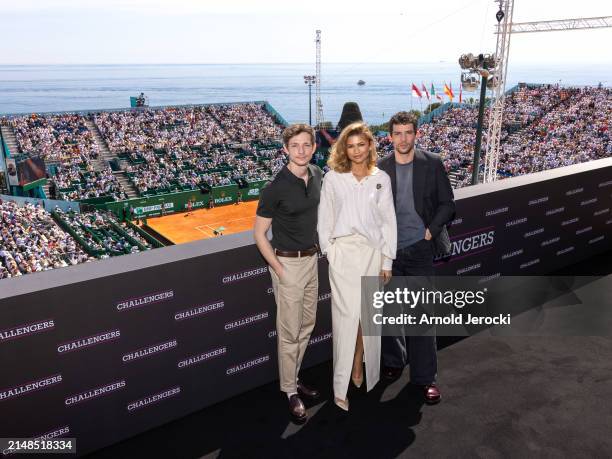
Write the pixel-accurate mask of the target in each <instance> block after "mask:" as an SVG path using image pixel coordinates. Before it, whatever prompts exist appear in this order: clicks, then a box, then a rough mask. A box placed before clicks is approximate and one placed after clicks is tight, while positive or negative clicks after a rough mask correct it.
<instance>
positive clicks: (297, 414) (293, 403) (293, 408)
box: [289, 394, 308, 424]
mask: <svg viewBox="0 0 612 459" xmlns="http://www.w3.org/2000/svg"><path fill="white" fill-rule="evenodd" d="M289 414H290V415H291V418H292V419H293V421H294V422H296V423H298V424H302V423H304V422H306V420H307V419H308V415H307V414H306V407H305V406H304V402H302V399H300V396H299V395H298V394H293V395H292V396H291V397H289Z"/></svg>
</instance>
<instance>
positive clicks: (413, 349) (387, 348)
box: [382, 239, 438, 384]
mask: <svg viewBox="0 0 612 459" xmlns="http://www.w3.org/2000/svg"><path fill="white" fill-rule="evenodd" d="M433 273H434V269H433V250H432V242H431V241H426V240H425V239H422V240H421V241H419V242H416V243H414V244H413V245H411V246H409V247H405V248H403V249H399V250H398V251H397V255H396V258H395V261H394V262H393V276H433ZM382 361H383V365H384V366H386V367H394V368H404V367H405V366H406V364H407V363H410V381H411V382H412V383H413V384H431V383H432V382H435V381H436V373H437V371H438V358H437V356H436V337H435V336H408V337H406V336H383V337H382Z"/></svg>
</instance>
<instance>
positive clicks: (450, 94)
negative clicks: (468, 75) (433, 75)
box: [444, 83, 455, 102]
mask: <svg viewBox="0 0 612 459" xmlns="http://www.w3.org/2000/svg"><path fill="white" fill-rule="evenodd" d="M444 94H446V95H447V96H448V98H449V99H450V101H451V102H452V101H453V97H455V95H454V94H453V90H452V88H449V86H448V85H447V84H446V83H444Z"/></svg>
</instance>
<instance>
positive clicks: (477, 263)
mask: <svg viewBox="0 0 612 459" xmlns="http://www.w3.org/2000/svg"><path fill="white" fill-rule="evenodd" d="M449 234H450V239H451V243H452V256H451V257H450V259H448V260H436V262H435V265H436V272H437V273H438V274H441V275H447V276H451V275H459V276H460V275H469V276H478V275H482V276H483V280H486V278H487V277H495V276H500V275H501V276H512V275H515V276H531V275H537V274H545V273H550V272H552V271H555V270H557V269H560V268H563V267H565V266H568V265H571V264H572V263H576V262H578V261H580V260H583V259H586V258H588V257H590V256H592V255H594V254H597V253H601V252H604V251H606V250H610V249H611V248H612V170H611V168H609V167H608V168H601V169H597V170H592V171H588V172H584V173H581V174H574V175H569V176H565V177H560V178H557V179H554V180H548V181H544V182H538V183H534V184H530V185H525V186H521V187H517V188H512V189H508V190H502V191H498V192H495V193H489V194H484V195H480V196H474V197H471V198H469V199H462V200H459V201H457V215H456V218H455V220H454V221H453V223H452V225H451V227H450V228H449Z"/></svg>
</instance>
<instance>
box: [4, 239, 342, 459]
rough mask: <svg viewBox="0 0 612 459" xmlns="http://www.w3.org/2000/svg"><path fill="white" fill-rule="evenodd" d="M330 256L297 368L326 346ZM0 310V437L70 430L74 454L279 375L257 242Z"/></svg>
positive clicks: (16, 301) (322, 356)
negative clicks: (309, 334) (310, 331)
mask: <svg viewBox="0 0 612 459" xmlns="http://www.w3.org/2000/svg"><path fill="white" fill-rule="evenodd" d="M326 264H327V262H326V261H325V259H324V258H322V259H320V260H319V271H320V288H319V292H320V294H319V304H318V317H317V326H316V327H315V330H314V331H313V334H312V338H311V344H310V346H309V349H308V350H307V352H306V356H305V361H304V367H308V366H312V365H313V364H317V363H320V362H323V361H326V360H328V359H329V356H330V355H331V311H330V304H331V295H330V293H329V283H328V280H327V269H326ZM0 314H1V320H0V323H1V324H2V326H1V327H0V365H1V368H2V370H1V372H0V375H1V376H0V411H1V412H2V414H3V416H2V417H0V432H1V433H2V436H4V437H33V438H36V437H45V438H53V437H56V436H63V437H77V445H78V453H79V454H85V453H86V452H90V451H92V450H95V449H98V448H101V447H103V446H105V445H108V444H111V443H113V442H116V441H119V440H121V439H122V438H126V437H129V436H132V435H134V434H136V433H138V432H141V431H144V430H146V429H149V428H152V427H155V426H157V425H160V424H163V423H165V422H168V421H170V420H172V419H174V418H178V417H181V416H184V415H185V414H187V413H189V412H192V411H196V410H199V409H201V408H203V407H205V406H208V405H211V404H213V403H215V402H218V401H220V400H223V399H225V398H228V397H231V396H233V395H236V394H239V393H242V392H245V391H247V390H249V389H252V388H254V387H257V386H260V385H262V384H265V383H268V382H270V381H273V380H275V379H277V377H278V376H277V375H278V371H277V368H278V367H277V356H276V331H275V320H276V306H275V303H274V295H273V292H272V288H271V280H270V275H269V273H268V268H267V266H266V265H265V263H264V261H263V259H262V258H261V257H260V255H259V254H258V252H257V249H256V248H255V247H254V246H250V247H245V248H240V249H235V250H230V251H227V252H222V253H217V254H212V255H206V256H202V257H198V258H193V259H190V260H185V261H180V262H176V263H170V264H168V265H162V266H155V267H151V268H147V269H143V270H140V271H135V272H128V273H125V274H121V275H117V276H112V277H106V278H101V279H95V280H92V281H88V282H84V283H80V284H75V285H68V286H65V287H59V288H55V289H52V290H48V291H43V292H37V293H34V294H29V295H24V296H20V297H14V298H9V299H6V300H3V301H2V303H1V304H0ZM33 414H35V415H33ZM0 454H1V453H0ZM0 457H2V456H0Z"/></svg>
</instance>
